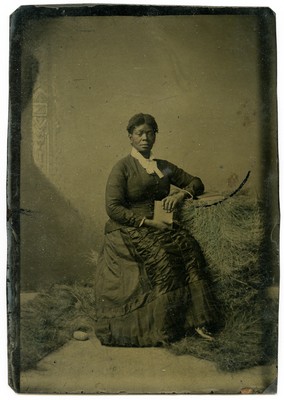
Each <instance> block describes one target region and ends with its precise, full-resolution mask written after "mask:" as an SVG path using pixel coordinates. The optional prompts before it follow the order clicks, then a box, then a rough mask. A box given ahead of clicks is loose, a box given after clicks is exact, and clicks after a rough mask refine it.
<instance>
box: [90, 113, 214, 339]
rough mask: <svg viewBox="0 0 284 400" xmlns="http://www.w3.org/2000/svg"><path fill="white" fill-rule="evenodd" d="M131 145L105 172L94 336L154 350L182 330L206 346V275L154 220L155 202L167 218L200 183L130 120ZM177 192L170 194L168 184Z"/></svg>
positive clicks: (148, 123) (178, 234) (190, 251)
mask: <svg viewBox="0 0 284 400" xmlns="http://www.w3.org/2000/svg"><path fill="white" fill-rule="evenodd" d="M127 130H128V137H129V140H130V143H131V145H132V146H133V148H132V152H131V154H129V155H128V156H127V157H125V158H123V159H122V160H120V161H119V162H118V163H117V164H116V165H115V166H114V168H113V170H112V172H111V173H110V176H109V179H108V182H107V187H106V210H107V213H108V215H109V217H110V219H109V221H108V222H107V223H106V227H105V241H104V245H103V249H102V251H101V253H100V255H99V259H98V265H97V269H96V307H97V318H98V320H97V323H96V328H95V329H96V335H97V337H98V338H99V340H100V341H101V343H102V344H104V345H112V346H156V345H159V344H161V343H164V342H170V341H174V340H178V339H180V338H181V337H183V336H184V335H185V334H186V333H187V332H188V331H190V330H193V331H194V329H195V331H196V332H197V333H198V334H199V335H201V336H203V337H205V338H207V339H211V336H210V334H208V333H206V332H205V325H208V324H210V323H211V322H212V321H213V320H214V319H215V318H216V310H215V304H214V300H213V298H212V295H211V293H210V289H209V285H208V272H207V271H206V266H205V261H204V257H203V254H202V252H201V249H200V247H199V245H198V243H197V242H196V240H195V239H194V238H193V237H192V236H191V235H190V234H189V233H188V232H187V231H186V230H185V229H183V227H182V226H179V225H176V226H174V227H172V226H170V225H168V224H166V223H164V222H156V221H155V220H153V213H154V202H155V200H162V205H163V207H164V208H165V209H166V210H167V211H172V210H173V209H174V208H175V207H176V206H177V205H178V204H179V203H180V202H182V201H183V200H184V199H185V198H186V197H192V198H195V197H196V196H198V195H201V194H202V193H203V191H204V186H203V183H202V182H201V180H200V179H199V178H196V177H194V176H191V175H189V174H187V173H186V172H185V171H183V170H182V169H180V168H178V167H177V166H175V165H173V164H171V163H170V162H168V161H165V160H160V159H154V158H153V155H152V152H151V149H152V147H153V145H154V143H155V139H156V133H157V132H158V126H157V123H156V121H155V119H154V118H153V117H152V116H151V115H148V114H136V115H134V117H132V118H131V119H130V121H129V124H128V126H127ZM171 184H172V185H175V186H177V187H178V188H180V189H182V190H179V191H178V192H177V191H176V192H175V193H174V194H173V195H171V196H170V195H169V193H170V185H171Z"/></svg>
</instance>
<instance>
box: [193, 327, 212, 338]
mask: <svg viewBox="0 0 284 400" xmlns="http://www.w3.org/2000/svg"><path fill="white" fill-rule="evenodd" d="M195 331H196V332H197V333H198V334H199V335H200V336H202V337H203V339H207V340H214V338H213V337H212V334H211V333H210V332H208V331H207V330H206V328H205V327H204V326H202V327H198V328H195Z"/></svg>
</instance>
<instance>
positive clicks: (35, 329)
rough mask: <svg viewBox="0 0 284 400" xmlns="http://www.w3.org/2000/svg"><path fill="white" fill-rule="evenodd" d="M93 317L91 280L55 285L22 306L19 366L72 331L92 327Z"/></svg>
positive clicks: (54, 346)
mask: <svg viewBox="0 0 284 400" xmlns="http://www.w3.org/2000/svg"><path fill="white" fill-rule="evenodd" d="M95 321H96V315H95V291H94V287H93V284H90V285H81V284H79V283H73V284H62V285H54V286H53V287H52V288H50V290H48V291H43V292H41V293H39V294H38V295H37V296H36V297H35V298H34V299H33V300H29V301H28V302H26V303H25V304H24V305H23V306H22V308H21V370H23V371H24V370H26V369H28V368H34V367H35V366H36V363H37V362H38V361H39V360H41V359H42V358H43V357H44V356H46V355H47V354H48V353H50V352H51V351H53V350H56V349H57V348H58V347H60V346H62V345H63V344H65V343H66V342H67V341H68V340H69V339H71V337H72V335H73V333H74V332H75V331H78V330H81V331H83V332H88V331H93V329H94V324H95Z"/></svg>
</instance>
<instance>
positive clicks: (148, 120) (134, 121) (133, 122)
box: [126, 113, 158, 135]
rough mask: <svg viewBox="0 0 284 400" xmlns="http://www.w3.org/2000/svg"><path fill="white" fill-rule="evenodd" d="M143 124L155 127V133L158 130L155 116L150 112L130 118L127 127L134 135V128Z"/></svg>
mask: <svg viewBox="0 0 284 400" xmlns="http://www.w3.org/2000/svg"><path fill="white" fill-rule="evenodd" d="M143 124H148V125H149V126H151V128H153V130H154V132H155V133H157V132H158V125H157V122H156V121H155V118H154V117H152V115H150V114H143V113H140V114H135V115H134V116H133V117H132V118H130V120H129V122H128V125H127V128H126V129H127V131H128V132H129V133H130V134H131V135H132V133H133V131H134V129H135V128H136V127H137V126H140V125H143Z"/></svg>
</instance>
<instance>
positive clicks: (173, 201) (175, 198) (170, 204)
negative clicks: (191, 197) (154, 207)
mask: <svg viewBox="0 0 284 400" xmlns="http://www.w3.org/2000/svg"><path fill="white" fill-rule="evenodd" d="M185 196H186V194H185V193H184V192H179V193H176V194H173V195H172V196H168V197H165V198H164V199H163V200H162V206H163V209H164V210H167V212H172V211H173V210H174V209H175V207H176V206H177V205H178V204H179V203H181V202H182V201H183V199H184V198H185Z"/></svg>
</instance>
